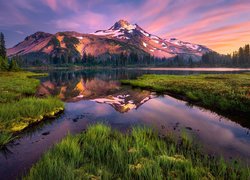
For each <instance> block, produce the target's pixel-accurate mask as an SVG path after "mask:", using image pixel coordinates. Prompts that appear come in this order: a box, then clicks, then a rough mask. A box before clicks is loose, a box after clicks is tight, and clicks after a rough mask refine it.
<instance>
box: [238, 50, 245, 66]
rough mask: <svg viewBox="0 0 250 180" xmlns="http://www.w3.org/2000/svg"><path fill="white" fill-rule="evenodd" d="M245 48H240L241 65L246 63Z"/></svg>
mask: <svg viewBox="0 0 250 180" xmlns="http://www.w3.org/2000/svg"><path fill="white" fill-rule="evenodd" d="M244 61H245V59H244V49H243V48H242V47H240V48H239V63H240V65H242V64H244Z"/></svg>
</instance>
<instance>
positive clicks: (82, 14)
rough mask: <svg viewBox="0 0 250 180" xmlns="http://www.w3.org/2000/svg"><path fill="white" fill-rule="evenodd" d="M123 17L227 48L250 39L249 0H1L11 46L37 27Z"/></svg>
mask: <svg viewBox="0 0 250 180" xmlns="http://www.w3.org/2000/svg"><path fill="white" fill-rule="evenodd" d="M120 19H124V20H127V21H129V22H130V23H132V24H134V23H137V24H138V25H139V26H140V27H142V28H143V29H144V30H146V31H147V32H149V33H151V34H155V35H158V36H160V37H162V38H173V37H175V38H177V39H180V40H182V41H187V42H191V43H197V44H202V45H205V46H207V47H209V48H211V49H213V50H215V51H217V52H219V53H223V54H227V53H232V52H233V51H235V50H237V49H238V48H239V47H240V46H244V45H245V44H250V0H127V1H124V0H123V1H122V0H0V32H3V33H4V35H5V40H6V46H7V47H12V46H13V45H15V44H17V43H18V42H20V41H22V40H23V39H24V38H25V37H26V36H28V35H30V34H33V33H35V32H37V31H44V32H49V33H56V32H59V31H77V32H81V33H91V32H95V31H96V30H100V29H108V28H110V27H111V26H112V25H113V24H114V23H115V22H116V21H118V20H120Z"/></svg>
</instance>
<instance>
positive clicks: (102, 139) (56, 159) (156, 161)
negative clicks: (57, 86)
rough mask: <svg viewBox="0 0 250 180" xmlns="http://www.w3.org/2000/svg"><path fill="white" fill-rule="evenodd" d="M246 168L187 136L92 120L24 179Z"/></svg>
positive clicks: (199, 174) (231, 174) (222, 172)
mask: <svg viewBox="0 0 250 180" xmlns="http://www.w3.org/2000/svg"><path fill="white" fill-rule="evenodd" d="M249 177H250V171H249V168H246V167H243V166H240V165H239V164H238V163H237V162H231V163H226V162H225V161H224V160H223V159H215V158H208V157H207V156H204V155H202V153H201V151H199V150H198V148H197V146H195V145H194V144H193V143H192V142H191V141H190V140H189V139H188V138H187V137H186V136H183V137H181V138H180V139H174V138H171V136H165V137H164V138H160V137H159V136H158V134H157V133H156V132H153V131H152V130H150V129H148V128H139V127H136V128H134V129H133V130H132V132H131V133H128V134H122V133H120V132H117V131H112V130H111V128H110V127H108V126H105V125H102V124H97V125H92V126H90V127H89V128H88V130H87V131H86V132H85V133H82V134H79V135H76V136H72V135H68V136H67V137H66V138H65V139H63V140H62V141H61V142H60V143H59V144H57V145H55V146H54V147H53V148H51V149H50V150H49V151H48V152H47V153H45V154H44V155H43V156H42V158H41V159H40V160H39V161H38V162H37V163H36V164H35V165H33V167H32V168H31V169H30V171H29V173H28V174H27V176H26V177H24V179H27V180H29V179H30V180H33V179H37V180H42V179H53V180H56V179H65V180H66V179H249Z"/></svg>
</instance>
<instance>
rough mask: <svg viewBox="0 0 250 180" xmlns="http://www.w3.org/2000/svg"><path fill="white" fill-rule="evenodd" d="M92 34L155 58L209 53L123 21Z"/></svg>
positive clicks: (205, 49)
mask: <svg viewBox="0 0 250 180" xmlns="http://www.w3.org/2000/svg"><path fill="white" fill-rule="evenodd" d="M92 34H93V35H96V36H106V37H110V38H116V39H119V40H121V41H124V42H126V43H129V44H133V45H136V46H138V47H140V48H142V49H143V50H145V51H146V52H148V53H150V54H151V55H154V56H157V57H166V58H168V57H173V56H176V55H187V56H188V55H195V56H202V54H204V53H206V52H209V51H211V50H210V49H208V48H206V47H205V46H202V45H198V44H192V43H188V42H183V41H180V40H178V39H175V38H171V39H162V38H160V37H158V36H156V35H153V34H150V33H148V32H146V31H145V30H144V29H142V28H141V27H140V26H138V25H137V24H130V23H128V22H127V21H125V20H120V21H118V22H116V23H115V24H114V25H113V26H112V27H111V28H109V29H108V30H99V31H96V32H95V33H92Z"/></svg>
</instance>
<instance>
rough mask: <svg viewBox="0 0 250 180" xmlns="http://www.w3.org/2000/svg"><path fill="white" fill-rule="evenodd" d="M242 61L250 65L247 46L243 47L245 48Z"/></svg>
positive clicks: (249, 54)
mask: <svg viewBox="0 0 250 180" xmlns="http://www.w3.org/2000/svg"><path fill="white" fill-rule="evenodd" d="M244 59H245V63H250V48H249V44H247V45H245V48H244Z"/></svg>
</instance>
